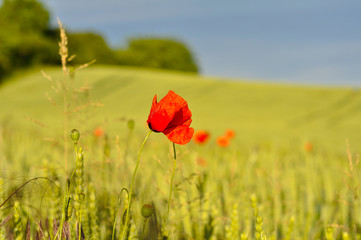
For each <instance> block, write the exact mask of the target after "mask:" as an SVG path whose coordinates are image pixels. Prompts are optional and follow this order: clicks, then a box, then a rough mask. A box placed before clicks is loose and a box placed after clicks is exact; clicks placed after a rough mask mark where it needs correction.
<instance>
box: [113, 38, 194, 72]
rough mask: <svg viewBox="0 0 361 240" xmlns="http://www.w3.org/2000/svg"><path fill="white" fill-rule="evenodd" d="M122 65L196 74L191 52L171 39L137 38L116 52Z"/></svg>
mask: <svg viewBox="0 0 361 240" xmlns="http://www.w3.org/2000/svg"><path fill="white" fill-rule="evenodd" d="M117 58H118V63H119V64H122V65H133V66H143V67H150V68H162V69H171V70H178V71H186V72H198V71H199V69H198V67H197V65H196V63H195V60H194V57H193V55H192V53H191V51H190V50H189V49H188V48H187V47H186V45H185V44H183V43H181V42H179V41H176V40H172V39H159V38H138V39H131V40H130V41H129V48H128V49H125V50H118V51H117Z"/></svg>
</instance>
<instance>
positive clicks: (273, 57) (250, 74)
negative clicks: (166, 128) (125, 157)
mask: <svg viewBox="0 0 361 240" xmlns="http://www.w3.org/2000/svg"><path fill="white" fill-rule="evenodd" d="M43 2H44V3H45V4H46V5H47V6H48V8H49V10H50V11H51V13H52V17H53V19H52V22H53V23H55V22H56V21H55V19H56V17H59V18H60V19H61V21H62V22H63V23H64V25H65V27H66V28H67V29H69V30H74V31H75V30H76V31H79V30H84V31H85V30H88V31H96V32H98V33H101V34H103V35H104V37H105V38H106V39H107V41H108V42H109V43H110V44H111V45H112V46H125V44H126V40H127V39H128V38H130V37H134V36H161V37H163V36H165V37H173V38H177V39H180V40H182V41H183V42H185V43H186V44H187V45H188V46H189V47H190V48H191V49H192V51H193V52H194V54H195V56H196V58H197V61H198V63H199V65H200V67H201V72H202V74H203V75H206V76H217V77H218V76H220V77H229V78H247V79H256V80H257V79H261V80H269V81H279V82H296V83H306V84H309V83H311V84H328V85H361V84H360V83H361V25H360V23H361V1H359V0H346V1H341V0H340V1H335V0H314V1H312V0H304V1H292V0H272V1H270V0H256V1H255V0H252V1H251V0H227V1H220V0H218V1H214V0H193V1H190V0H181V1H180V0H91V1H89V0H43Z"/></svg>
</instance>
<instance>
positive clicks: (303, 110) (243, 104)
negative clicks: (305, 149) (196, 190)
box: [0, 66, 361, 151]
mask: <svg viewBox="0 0 361 240" xmlns="http://www.w3.org/2000/svg"><path fill="white" fill-rule="evenodd" d="M45 72H46V73H47V74H48V75H49V76H51V78H52V80H53V82H51V81H48V80H47V79H46V78H44V77H43V76H42V74H41V73H40V71H33V72H31V73H29V74H26V75H24V76H22V77H17V78H18V79H17V80H14V81H9V82H8V83H6V84H5V85H3V86H1V88H0V118H1V119H2V121H3V123H4V122H6V123H11V124H13V125H16V126H18V127H17V129H24V131H26V129H29V128H30V127H32V128H34V127H36V126H37V125H39V122H41V123H42V124H44V125H45V126H46V127H45V128H47V127H50V126H51V127H52V128H55V129H61V128H62V111H63V110H62V109H63V106H62V95H61V94H59V93H56V92H55V91H54V90H53V89H52V86H56V84H57V82H59V81H61V80H62V79H63V74H62V72H61V71H60V70H59V69H54V68H47V69H45ZM70 81H71V82H72V83H74V89H75V90H77V89H78V88H80V87H81V86H87V87H90V90H87V88H81V89H80V97H78V98H73V97H72V96H73V95H71V96H70V97H69V98H70V107H69V109H70V110H73V112H75V111H77V112H78V113H79V114H78V117H77V119H76V120H75V119H71V121H70V124H69V126H70V127H71V128H73V127H77V128H80V129H81V127H82V126H85V122H89V123H88V125H87V126H97V125H102V126H104V127H105V128H106V129H107V130H108V131H113V132H117V131H122V129H123V126H124V125H125V124H122V123H120V122H121V120H122V119H124V118H132V119H134V120H135V121H136V131H137V132H140V133H143V134H145V133H146V130H145V128H146V125H145V121H146V119H147V117H148V114H149V110H150V106H151V101H152V98H153V96H154V95H155V94H157V96H158V100H159V99H160V98H162V97H163V96H164V95H165V94H166V93H167V92H168V90H170V89H171V90H174V91H175V92H176V93H178V94H179V95H181V96H182V97H184V98H185V99H186V100H187V101H188V104H189V107H190V109H191V111H192V113H193V123H192V126H193V127H194V128H195V129H205V130H207V131H209V132H210V133H211V135H212V138H213V140H214V139H215V137H217V136H219V135H221V134H222V133H223V132H224V131H225V130H226V129H234V130H235V132H236V134H237V136H236V143H237V144H241V145H246V146H250V147H251V146H254V145H256V144H269V143H271V144H283V145H297V144H299V145H300V146H301V147H302V144H303V143H304V142H306V141H311V142H312V143H314V145H315V146H318V147H319V148H325V149H335V150H337V151H344V149H345V144H344V143H345V139H346V138H348V139H350V142H351V145H352V146H353V147H354V149H357V150H359V149H361V146H360V144H359V143H360V141H361V137H360V136H361V131H360V130H361V124H360V123H361V94H360V92H359V90H355V89H351V88H342V89H341V88H338V89H336V88H326V87H307V86H292V85H281V84H269V83H262V82H251V81H246V80H245V81H230V80H226V79H214V78H205V77H199V76H196V75H192V74H183V73H177V72H163V71H150V70H142V69H136V68H119V67H104V66H98V67H91V68H86V69H81V70H79V71H78V72H76V74H75V76H74V79H70ZM78 90H79V89H78ZM78 92H79V91H78ZM46 95H48V97H47V96H46ZM47 98H54V99H53V100H54V102H55V103H56V105H53V104H51V103H50V101H48V99H47ZM73 120H74V121H73ZM89 120H90V121H89ZM34 122H37V123H38V124H36V123H35V124H34ZM76 122H77V123H78V124H79V123H80V124H82V125H81V126H73V125H72V124H73V123H74V125H75V123H76ZM237 144H235V146H237Z"/></svg>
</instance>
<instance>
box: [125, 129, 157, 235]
mask: <svg viewBox="0 0 361 240" xmlns="http://www.w3.org/2000/svg"><path fill="white" fill-rule="evenodd" d="M151 133H152V130H149V132H148V134H147V136H145V138H144V141H143V143H142V145H141V146H140V150H139V154H138V159H137V163H136V165H135V169H134V172H133V176H132V182H131V183H130V190H129V199H128V206H127V208H126V211H127V215H126V217H125V224H124V228H123V231H122V237H121V238H120V239H121V240H122V239H124V235H125V232H126V229H127V226H128V222H129V217H130V213H129V212H130V202H131V200H132V191H133V184H134V179H135V174H136V173H137V170H138V167H139V162H140V156H141V154H142V150H143V147H144V145H145V142H146V141H147V139H148V138H149V136H150V134H151Z"/></svg>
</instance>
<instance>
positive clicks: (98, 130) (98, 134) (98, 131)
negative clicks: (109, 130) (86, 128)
mask: <svg viewBox="0 0 361 240" xmlns="http://www.w3.org/2000/svg"><path fill="white" fill-rule="evenodd" d="M93 133H94V136H95V137H101V136H103V134H104V131H103V129H102V128H101V127H97V128H96V129H94V132H93Z"/></svg>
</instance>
